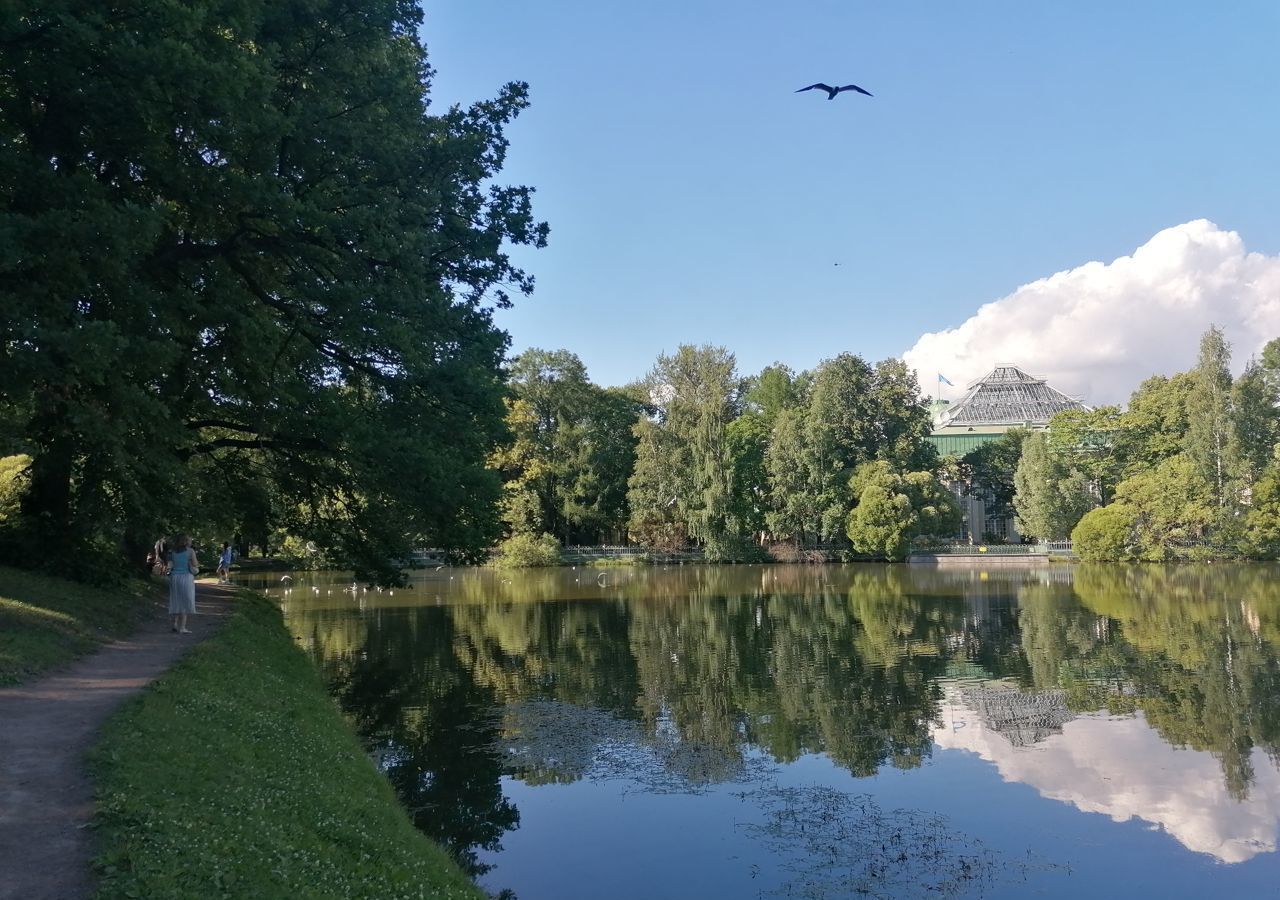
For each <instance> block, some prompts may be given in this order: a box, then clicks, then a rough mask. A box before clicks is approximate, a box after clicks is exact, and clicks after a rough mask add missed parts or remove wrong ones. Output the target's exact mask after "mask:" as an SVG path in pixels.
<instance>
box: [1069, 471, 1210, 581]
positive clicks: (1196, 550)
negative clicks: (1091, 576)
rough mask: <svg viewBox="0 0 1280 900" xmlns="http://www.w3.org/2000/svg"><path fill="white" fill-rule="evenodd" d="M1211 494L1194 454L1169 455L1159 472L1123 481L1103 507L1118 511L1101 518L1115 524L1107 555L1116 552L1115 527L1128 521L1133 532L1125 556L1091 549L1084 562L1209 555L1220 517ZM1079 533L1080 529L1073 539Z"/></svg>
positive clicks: (1110, 533)
mask: <svg viewBox="0 0 1280 900" xmlns="http://www.w3.org/2000/svg"><path fill="white" fill-rule="evenodd" d="M1212 496H1213V492H1212V489H1211V487H1210V486H1209V485H1208V484H1207V483H1206V482H1205V481H1204V479H1203V478H1202V476H1201V472H1200V469H1199V468H1198V467H1197V465H1196V463H1195V462H1194V461H1193V460H1192V459H1191V457H1190V455H1189V454H1179V455H1177V456H1173V457H1170V458H1169V459H1166V460H1164V461H1163V462H1161V463H1160V464H1159V465H1158V466H1156V468H1155V469H1154V470H1152V471H1150V472H1144V473H1142V474H1139V475H1134V476H1132V477H1130V478H1127V479H1126V480H1124V481H1123V482H1121V483H1120V485H1119V486H1118V487H1117V488H1116V499H1115V502H1114V503H1112V504H1111V505H1110V506H1108V507H1104V509H1112V507H1115V508H1117V509H1118V510H1119V511H1118V512H1116V513H1115V515H1114V516H1112V518H1110V519H1104V520H1096V521H1102V522H1106V523H1109V524H1110V526H1111V529H1110V530H1109V531H1108V532H1107V535H1108V537H1107V541H1106V542H1104V545H1103V546H1104V547H1105V548H1108V552H1109V550H1110V549H1113V548H1114V540H1113V537H1114V534H1113V532H1114V526H1115V523H1117V522H1120V521H1124V522H1127V523H1128V527H1129V528H1130V534H1129V537H1128V547H1127V550H1126V551H1125V553H1124V555H1123V556H1119V557H1116V556H1102V555H1098V553H1095V551H1094V550H1092V549H1089V550H1087V555H1085V554H1084V553H1082V558H1087V559H1116V558H1136V559H1144V560H1153V561H1159V560H1167V559H1178V558H1187V557H1193V556H1197V555H1202V554H1203V553H1205V552H1206V551H1205V549H1204V548H1205V547H1206V538H1207V536H1208V534H1209V532H1210V529H1211V528H1212V527H1213V524H1214V522H1215V521H1217V518H1218V516H1217V509H1216V508H1215V507H1214V505H1213V500H1212ZM1095 512H1096V510H1095ZM1089 515H1090V516H1092V515H1093V513H1090V514H1089ZM1088 518H1089V516H1086V517H1085V519H1088ZM1085 519H1082V520H1081V524H1084V521H1085ZM1091 527H1093V528H1095V529H1096V527H1097V526H1096V525H1091ZM1079 531H1080V529H1079V527H1078V526H1077V528H1076V532H1073V534H1072V540H1073V541H1074V540H1075V539H1076V534H1077V533H1079Z"/></svg>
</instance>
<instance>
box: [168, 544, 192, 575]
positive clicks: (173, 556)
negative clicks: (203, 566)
mask: <svg viewBox="0 0 1280 900" xmlns="http://www.w3.org/2000/svg"><path fill="white" fill-rule="evenodd" d="M169 565H170V567H171V568H170V571H171V572H174V573H176V574H178V575H194V574H196V573H195V570H194V569H193V568H192V567H191V550H190V548H188V549H186V550H174V551H173V552H172V553H170V554H169Z"/></svg>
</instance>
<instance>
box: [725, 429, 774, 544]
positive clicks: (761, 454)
mask: <svg viewBox="0 0 1280 900" xmlns="http://www.w3.org/2000/svg"><path fill="white" fill-rule="evenodd" d="M725 440H726V441H727V442H728V445H729V458H730V459H731V460H732V465H733V518H734V519H735V520H736V521H738V522H740V523H741V527H742V531H743V533H744V534H759V533H762V532H764V531H765V529H766V522H765V515H766V512H767V500H768V496H769V472H768V469H767V468H766V466H765V453H766V451H767V450H768V447H769V425H768V422H767V420H766V418H765V417H764V416H762V415H759V414H756V413H744V414H743V415H741V416H739V417H738V418H737V419H734V420H733V421H732V422H730V423H729V427H728V428H726V429H725Z"/></svg>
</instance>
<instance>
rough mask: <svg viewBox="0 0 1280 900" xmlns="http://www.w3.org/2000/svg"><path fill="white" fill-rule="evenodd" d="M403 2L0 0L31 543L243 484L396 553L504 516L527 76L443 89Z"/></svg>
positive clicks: (539, 239)
mask: <svg viewBox="0 0 1280 900" xmlns="http://www.w3.org/2000/svg"><path fill="white" fill-rule="evenodd" d="M420 19H421V12H420V10H419V8H418V7H417V5H416V4H414V3H411V2H406V0H95V2H92V3H90V2H87V0H40V2H38V3H37V2H32V0H17V2H15V3H11V4H6V5H5V6H4V7H3V10H0V418H3V419H4V420H5V426H6V427H5V428H4V429H2V430H0V431H2V432H3V434H4V435H5V436H6V438H7V439H8V440H9V442H10V444H11V445H12V446H9V447H7V448H0V450H5V451H7V452H17V451H24V452H26V453H29V454H30V455H31V457H32V464H31V467H30V471H29V480H28V485H27V488H26V492H25V496H24V505H23V515H22V516H21V517H20V522H21V525H22V527H21V532H20V533H19V534H13V533H10V534H8V535H7V536H6V538H5V540H6V546H7V548H8V549H9V550H10V552H13V551H14V550H19V551H21V550H22V548H27V550H28V551H29V550H30V547H31V545H32V544H36V545H48V544H51V543H56V544H57V545H59V546H63V547H65V546H67V545H71V546H75V547H98V548H100V549H103V550H108V549H109V550H110V551H112V552H115V551H118V550H123V551H125V552H136V550H135V548H136V547H138V546H139V545H142V544H143V543H144V542H146V541H147V540H149V539H150V538H151V537H152V536H153V535H154V533H155V531H156V530H157V529H159V528H166V527H179V526H182V525H184V524H188V523H191V522H192V520H193V519H196V518H198V517H199V516H201V515H205V514H207V511H208V510H209V509H212V508H214V507H216V506H217V505H218V504H219V503H225V502H227V501H226V499H225V498H227V497H232V496H236V495H237V492H238V491H240V490H241V489H243V488H244V487H245V485H247V484H253V485H257V486H259V487H261V488H262V489H264V490H266V491H268V492H269V494H270V495H271V496H272V497H273V498H274V501H275V503H276V508H275V515H276V516H277V518H278V523H279V524H281V525H284V526H286V527H288V528H290V529H291V530H293V531H295V532H297V533H300V534H304V535H306V536H308V537H312V538H315V539H317V540H318V541H323V542H324V543H325V545H327V546H329V547H332V548H334V549H335V551H336V553H337V555H338V557H339V558H341V559H345V560H346V561H348V562H350V563H352V564H356V565H359V566H363V567H365V568H370V569H371V568H375V567H377V566H378V565H379V564H380V563H382V562H385V560H386V559H387V558H388V557H390V556H392V555H394V554H396V553H399V552H402V551H403V550H405V549H406V548H407V547H409V546H410V545H411V544H412V543H413V542H416V541H424V542H428V543H431V544H436V545H443V546H447V547H456V548H474V547H477V546H480V545H481V544H483V543H484V542H486V541H488V540H490V539H491V538H492V537H493V535H494V533H495V532H494V528H495V524H496V523H495V516H494V512H493V510H494V507H495V500H496V498H497V496H498V492H499V484H498V479H497V476H496V474H495V473H493V472H492V471H489V470H486V468H485V466H484V460H485V457H486V455H487V454H488V453H489V452H490V451H491V450H492V449H493V447H494V446H495V445H496V443H497V442H498V441H499V440H500V439H501V437H502V435H503V425H502V417H503V406H502V396H503V385H502V378H501V372H500V365H501V360H502V356H503V353H504V351H505V349H506V346H507V338H506V335H505V334H504V333H503V332H502V331H501V330H499V329H498V328H497V327H496V326H495V325H494V322H493V319H492V311H493V309H494V308H495V307H502V306H506V305H507V304H508V303H509V299H508V293H507V292H508V291H511V290H515V291H522V292H528V291H529V290H530V289H531V287H532V280H531V279H530V278H529V277H528V276H527V275H526V274H525V273H523V272H522V271H520V270H519V269H518V268H516V267H515V266H514V265H513V264H512V263H511V261H510V260H509V258H508V256H507V255H506V252H505V250H504V248H505V247H506V246H507V245H508V244H510V243H527V244H534V245H541V244H542V243H543V242H544V241H545V237H546V226H545V225H542V224H539V223H538V222H536V221H535V220H534V218H533V216H532V214H531V210H530V202H529V200H530V198H529V190H528V189H526V188H518V187H516V188H511V187H501V186H495V185H494V184H493V183H492V179H493V177H494V176H495V174H496V173H497V172H498V171H499V169H500V167H501V165H502V162H503V157H504V152H505V149H506V142H505V139H504V137H503V127H504V126H505V125H506V124H507V123H508V122H510V120H511V119H512V117H513V116H515V115H516V114H517V113H518V112H519V111H520V110H521V109H522V108H523V107H524V106H525V105H526V88H525V86H524V85H521V84H511V85H507V86H506V87H504V88H502V90H501V91H500V92H499V94H498V96H497V97H496V98H495V99H493V100H491V101H485V102H480V103H476V104H474V105H473V106H470V107H467V108H463V107H453V108H450V109H448V110H443V111H441V112H439V113H435V112H432V111H429V109H428V96H427V94H428V86H429V83H430V78H431V74H432V73H431V70H430V68H429V66H428V65H427V61H426V54H425V50H424V47H423V46H422V44H421V42H420V40H419V38H418V27H419V25H420Z"/></svg>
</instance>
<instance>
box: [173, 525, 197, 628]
mask: <svg viewBox="0 0 1280 900" xmlns="http://www.w3.org/2000/svg"><path fill="white" fill-rule="evenodd" d="M199 571H200V560H198V559H197V558H196V551H195V549H194V548H193V547H192V546H191V538H189V537H187V536H186V535H185V534H179V535H177V536H176V537H175V538H174V539H173V549H172V550H171V551H170V552H169V615H171V616H173V631H174V632H175V633H177V634H190V633H191V632H190V631H189V630H188V629H187V616H189V615H194V614H195V611H196V573H197V572H199Z"/></svg>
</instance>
